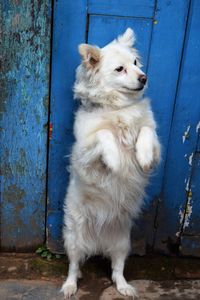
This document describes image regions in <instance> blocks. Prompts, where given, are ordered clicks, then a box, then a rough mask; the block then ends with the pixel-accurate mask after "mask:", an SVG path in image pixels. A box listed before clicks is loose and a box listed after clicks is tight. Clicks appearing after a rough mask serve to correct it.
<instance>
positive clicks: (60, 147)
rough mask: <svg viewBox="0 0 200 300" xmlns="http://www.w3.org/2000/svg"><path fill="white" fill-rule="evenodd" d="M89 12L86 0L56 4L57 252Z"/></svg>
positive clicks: (51, 182)
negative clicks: (75, 94)
mask: <svg viewBox="0 0 200 300" xmlns="http://www.w3.org/2000/svg"><path fill="white" fill-rule="evenodd" d="M86 10H87V1H86V0H83V1H82V0H77V1H71V0H70V1H66V0H59V1H55V3H54V18H53V24H54V28H53V50H52V81H51V108H50V110H51V115H50V123H51V130H52V134H51V139H50V149H49V169H48V175H49V177H48V216H47V230H48V233H47V234H48V236H47V244H48V247H49V248H50V249H51V250H52V251H57V252H60V251H62V249H63V245H62V244H63V243H62V237H61V232H62V230H61V227H62V210H63V200H64V196H65V192H66V188H67V183H68V177H69V173H68V172H67V165H68V163H69V159H68V157H67V155H69V154H70V152H71V146H72V143H73V117H74V110H75V101H74V100H73V93H72V87H73V83H74V77H75V69H76V67H77V65H78V64H79V61H80V58H79V54H78V45H79V44H80V43H81V42H85V34H86V21H87V11H86Z"/></svg>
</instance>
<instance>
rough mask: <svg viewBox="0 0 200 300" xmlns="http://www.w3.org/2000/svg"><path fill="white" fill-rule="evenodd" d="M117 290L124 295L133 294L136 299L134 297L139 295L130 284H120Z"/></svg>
mask: <svg viewBox="0 0 200 300" xmlns="http://www.w3.org/2000/svg"><path fill="white" fill-rule="evenodd" d="M117 290H118V292H119V293H120V294H122V295H123V296H132V297H133V299H134V297H137V293H136V290H135V288H134V287H133V286H132V285H130V284H125V285H122V286H119V287H117Z"/></svg>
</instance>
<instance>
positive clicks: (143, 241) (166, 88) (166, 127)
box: [133, 0, 189, 254]
mask: <svg viewBox="0 0 200 300" xmlns="http://www.w3.org/2000/svg"><path fill="white" fill-rule="evenodd" d="M188 8H189V0H187V1H181V0H177V1H167V0H158V1H157V6H156V11H155V16H154V22H153V23H154V27H153V32H152V40H151V49H150V57H149V67H148V78H149V88H148V90H147V96H149V97H150V99H151V103H152V108H153V111H154V115H155V118H156V121H157V124H158V135H159V137H160V140H161V144H162V161H161V165H160V167H159V168H158V170H156V171H155V173H154V174H153V176H152V178H151V180H150V185H149V187H148V189H147V198H146V200H145V206H144V210H143V214H142V215H141V217H140V219H139V220H138V222H137V223H136V226H135V231H134V232H133V235H134V239H133V241H134V243H135V244H136V245H138V246H137V247H139V248H140V249H143V251H141V254H145V253H146V252H148V251H150V252H151V251H152V250H153V246H154V240H155V233H156V227H157V213H158V211H157V207H158V204H159V202H160V201H161V197H162V184H163V176H164V172H165V170H164V166H165V161H166V150H167V146H168V141H169V134H170V126H171V121H172V117H173V109H174V99H175V95H176V86H177V80H178V75H179V68H180V63H181V54H182V49H183V42H184V34H185V28H186V22H187V13H188Z"/></svg>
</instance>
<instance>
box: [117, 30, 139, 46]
mask: <svg viewBox="0 0 200 300" xmlns="http://www.w3.org/2000/svg"><path fill="white" fill-rule="evenodd" d="M117 41H118V42H119V43H120V44H123V45H125V46H127V47H132V46H133V45H134V44H135V41H136V37H135V33H134V31H133V30H132V29H131V28H127V29H126V31H125V32H124V34H122V35H120V36H119V37H118V39H117Z"/></svg>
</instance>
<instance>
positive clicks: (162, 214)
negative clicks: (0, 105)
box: [156, 0, 200, 253]
mask: <svg viewBox="0 0 200 300" xmlns="http://www.w3.org/2000/svg"><path fill="white" fill-rule="evenodd" d="M199 15H200V5H199V1H196V0H194V1H191V7H190V14H189V19H188V26H187V34H186V39H185V48H184V53H183V59H182V68H181V72H180V79H179V86H178V93H177V98H176V105H175V110H174V118H173V123H172V130H171V134H170V143H169V149H168V154H167V164H166V172H165V178H164V187H163V201H162V203H161V205H160V209H159V216H158V231H157V239H156V249H158V250H159V251H164V252H165V253H168V252H169V251H178V247H179V243H180V236H181V234H182V233H183V232H185V231H186V229H187V230H188V233H189V232H190V220H191V217H192V216H193V217H195V215H196V217H197V214H199V209H200V206H199V187H198V188H197V186H199V184H197V182H200V177H199V174H198V172H197V170H195V172H193V169H194V168H195V169H197V168H199V166H198V163H197V164H196V162H197V153H196V149H197V141H198V131H197V126H198V124H199V120H200V99H199V86H200V77H199V75H198V73H199V66H200V35H199V28H200V18H199ZM195 164H196V166H195ZM195 182H196V183H195ZM194 202H195V205H196V210H195V211H194V210H193V209H192V207H193V205H194ZM195 226H196V227H197V229H198V230H199V222H197V223H196V224H195Z"/></svg>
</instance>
